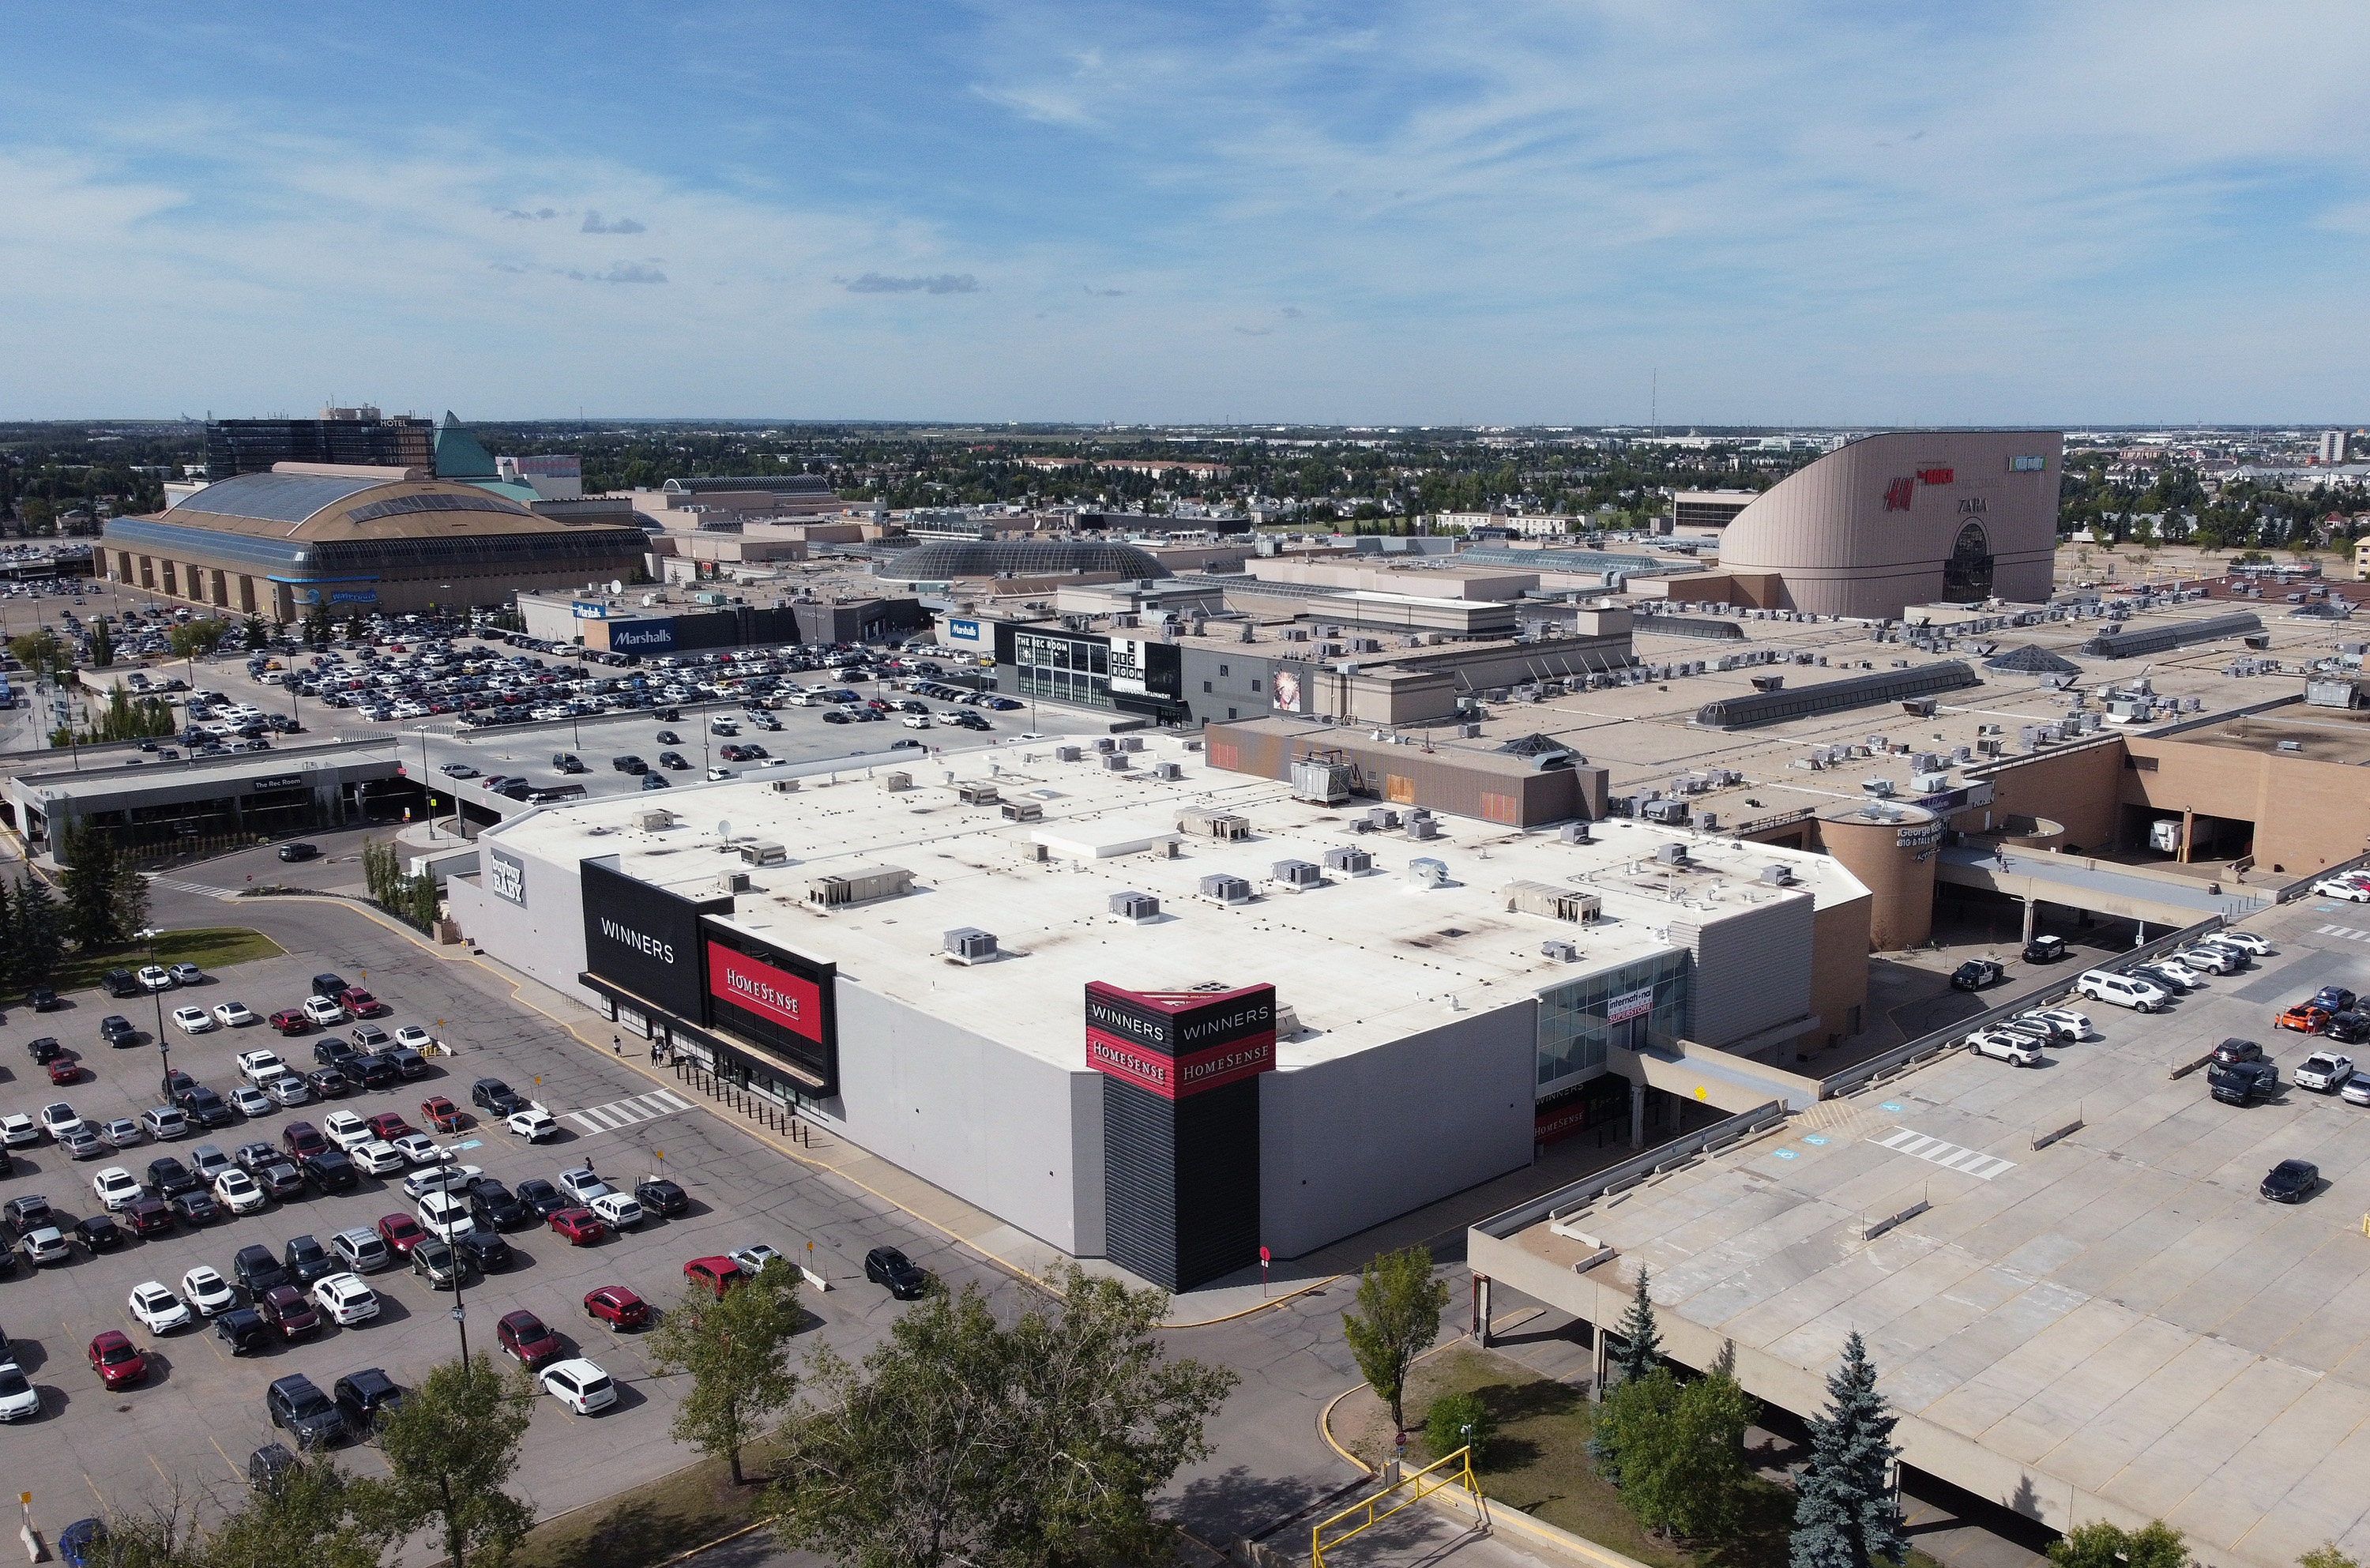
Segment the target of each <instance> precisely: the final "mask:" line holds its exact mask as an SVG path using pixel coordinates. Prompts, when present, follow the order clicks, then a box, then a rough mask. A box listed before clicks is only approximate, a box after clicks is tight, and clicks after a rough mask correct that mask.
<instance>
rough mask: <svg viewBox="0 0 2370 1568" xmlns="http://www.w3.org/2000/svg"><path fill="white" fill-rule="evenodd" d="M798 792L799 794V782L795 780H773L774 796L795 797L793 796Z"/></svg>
mask: <svg viewBox="0 0 2370 1568" xmlns="http://www.w3.org/2000/svg"><path fill="white" fill-rule="evenodd" d="M798 792H799V781H798V780H797V779H795V778H777V779H775V780H774V793H775V794H777V795H795V794H797V793H798Z"/></svg>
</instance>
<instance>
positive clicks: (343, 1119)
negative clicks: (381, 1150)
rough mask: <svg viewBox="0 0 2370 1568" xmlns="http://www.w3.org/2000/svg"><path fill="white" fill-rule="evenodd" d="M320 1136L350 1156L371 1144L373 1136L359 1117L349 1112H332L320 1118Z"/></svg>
mask: <svg viewBox="0 0 2370 1568" xmlns="http://www.w3.org/2000/svg"><path fill="white" fill-rule="evenodd" d="M321 1136H323V1137H326V1138H328V1140H329V1141H330V1142H331V1143H333V1144H335V1145H337V1146H338V1147H339V1148H340V1149H343V1150H344V1151H345V1152H346V1153H348V1154H351V1153H353V1152H354V1150H356V1149H358V1148H360V1147H362V1145H364V1144H366V1143H369V1142H371V1141H372V1140H373V1139H374V1137H375V1136H377V1135H375V1134H374V1133H373V1132H372V1131H371V1130H370V1128H369V1126H368V1125H366V1124H364V1123H363V1121H362V1118H361V1117H360V1116H357V1115H355V1114H354V1113H352V1112H351V1111H332V1112H330V1113H328V1115H327V1116H324V1117H322V1118H321Z"/></svg>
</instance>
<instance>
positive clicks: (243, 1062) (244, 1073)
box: [238, 1051, 289, 1089]
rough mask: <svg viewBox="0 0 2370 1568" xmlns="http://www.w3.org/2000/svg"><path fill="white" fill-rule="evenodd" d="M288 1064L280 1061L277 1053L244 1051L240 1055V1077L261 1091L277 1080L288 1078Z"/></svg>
mask: <svg viewBox="0 0 2370 1568" xmlns="http://www.w3.org/2000/svg"><path fill="white" fill-rule="evenodd" d="M288 1072H289V1066H288V1064H287V1063H285V1062H283V1061H282V1060H281V1059H280V1053H279V1052H277V1051H242V1052H240V1053H239V1055H238V1076H239V1077H241V1078H245V1079H246V1080H247V1082H249V1083H251V1084H253V1085H255V1087H256V1088H258V1089H261V1088H262V1087H263V1086H264V1085H266V1084H268V1083H270V1082H271V1081H272V1080H273V1079H275V1078H285V1077H287V1076H288Z"/></svg>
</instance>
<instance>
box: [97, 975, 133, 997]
mask: <svg viewBox="0 0 2370 1568" xmlns="http://www.w3.org/2000/svg"><path fill="white" fill-rule="evenodd" d="M98 988H99V989H100V990H102V991H105V992H106V993H107V994H108V995H109V996H110V997H136V996H138V995H139V994H140V982H139V981H137V980H135V979H133V978H132V971H130V970H129V969H110V970H109V971H108V972H107V973H106V974H102V975H100V976H99V977H98Z"/></svg>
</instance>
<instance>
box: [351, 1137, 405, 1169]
mask: <svg viewBox="0 0 2370 1568" xmlns="http://www.w3.org/2000/svg"><path fill="white" fill-rule="evenodd" d="M346 1153H347V1155H348V1156H349V1157H350V1158H351V1159H352V1160H353V1162H354V1163H355V1164H356V1165H359V1166H361V1167H362V1170H363V1171H364V1172H365V1173H366V1174H368V1175H372V1176H395V1175H399V1174H401V1173H402V1172H403V1171H404V1170H408V1168H409V1167H410V1165H411V1161H409V1160H408V1159H404V1158H403V1152H402V1151H401V1150H400V1149H398V1148H397V1147H395V1146H394V1145H393V1144H391V1143H388V1142H386V1141H385V1139H383V1138H373V1139H371V1141H370V1142H368V1143H366V1144H363V1145H362V1146H361V1147H357V1148H350V1149H348V1150H346Z"/></svg>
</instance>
